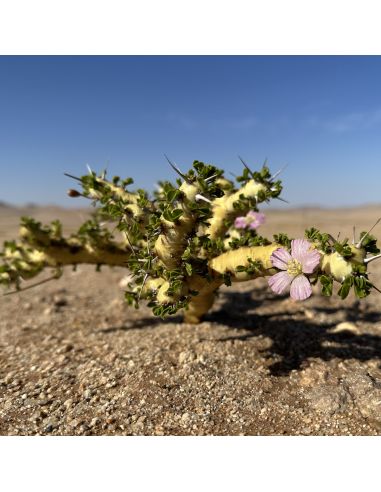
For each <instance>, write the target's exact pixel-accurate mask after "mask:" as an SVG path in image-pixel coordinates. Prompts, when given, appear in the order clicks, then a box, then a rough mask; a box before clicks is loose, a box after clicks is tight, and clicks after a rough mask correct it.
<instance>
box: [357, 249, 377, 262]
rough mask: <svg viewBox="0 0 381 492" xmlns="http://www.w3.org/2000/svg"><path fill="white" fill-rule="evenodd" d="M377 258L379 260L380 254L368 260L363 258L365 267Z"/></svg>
mask: <svg viewBox="0 0 381 492" xmlns="http://www.w3.org/2000/svg"><path fill="white" fill-rule="evenodd" d="M356 247H357V246H356ZM378 258H381V254H379V255H376V256H371V257H370V258H365V260H364V263H365V265H367V264H368V263H370V262H371V261H373V260H377V259H378Z"/></svg>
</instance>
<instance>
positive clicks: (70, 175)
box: [64, 173, 82, 183]
mask: <svg viewBox="0 0 381 492" xmlns="http://www.w3.org/2000/svg"><path fill="white" fill-rule="evenodd" d="M64 175H65V176H67V177H68V178H71V179H75V180H77V181H80V182H81V183H82V179H81V178H77V176H73V175H72V174H68V173H64Z"/></svg>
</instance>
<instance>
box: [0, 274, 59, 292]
mask: <svg viewBox="0 0 381 492" xmlns="http://www.w3.org/2000/svg"><path fill="white" fill-rule="evenodd" d="M61 275H62V272H61V274H58V273H56V274H55V275H53V276H52V277H49V278H45V279H44V280H40V281H39V282H36V283H35V284H32V285H28V286H27V287H24V288H23V289H18V290H12V291H11V292H6V293H5V294H3V296H10V295H12V294H18V293H19V292H24V290H29V289H32V288H33V287H38V286H39V285H42V284H46V282H50V281H51V280H57V279H58V278H59V277H60V276H61Z"/></svg>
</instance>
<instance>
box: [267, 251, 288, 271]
mask: <svg viewBox="0 0 381 492" xmlns="http://www.w3.org/2000/svg"><path fill="white" fill-rule="evenodd" d="M291 260H292V257H291V255H290V253H289V252H288V251H286V250H285V249H284V248H278V249H276V250H275V251H273V252H272V254H271V256H270V261H271V263H272V265H273V266H274V267H276V268H279V270H287V264H288V262H289V261H291Z"/></svg>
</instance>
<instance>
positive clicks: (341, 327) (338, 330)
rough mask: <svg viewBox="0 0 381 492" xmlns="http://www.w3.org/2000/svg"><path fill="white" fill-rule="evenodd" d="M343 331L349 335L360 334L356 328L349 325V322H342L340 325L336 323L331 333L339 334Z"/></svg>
mask: <svg viewBox="0 0 381 492" xmlns="http://www.w3.org/2000/svg"><path fill="white" fill-rule="evenodd" d="M343 331H349V332H351V333H354V334H355V335H359V334H360V330H359V329H358V328H357V326H356V325H355V324H354V323H351V322H349V321H343V322H342V323H338V324H337V325H336V326H335V327H334V328H333V329H332V330H331V333H341V332H343Z"/></svg>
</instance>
